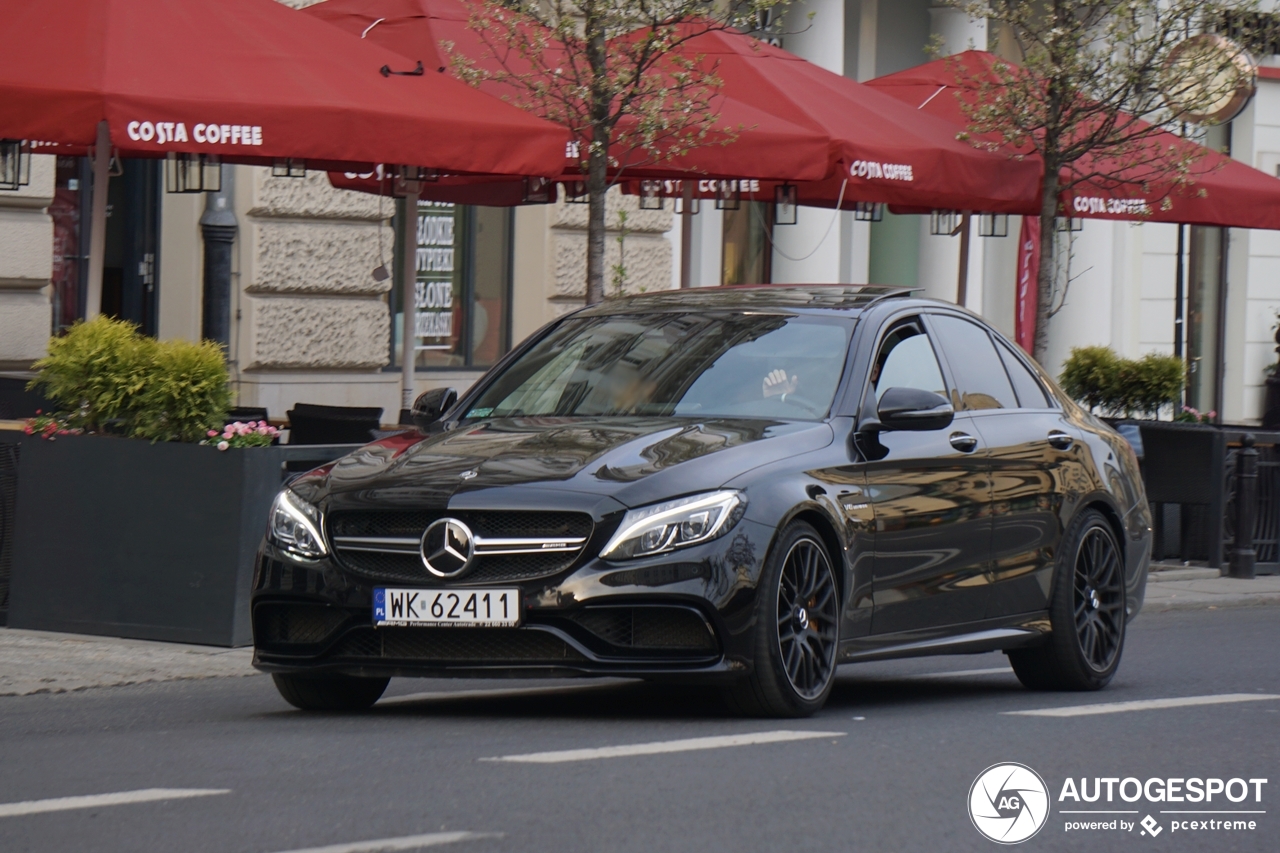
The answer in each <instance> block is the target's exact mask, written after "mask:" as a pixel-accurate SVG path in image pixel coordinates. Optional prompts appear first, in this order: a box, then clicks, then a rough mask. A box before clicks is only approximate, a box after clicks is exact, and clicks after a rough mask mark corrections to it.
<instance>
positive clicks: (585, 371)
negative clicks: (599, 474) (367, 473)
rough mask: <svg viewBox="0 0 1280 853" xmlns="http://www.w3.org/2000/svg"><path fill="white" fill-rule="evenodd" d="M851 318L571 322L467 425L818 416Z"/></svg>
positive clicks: (700, 316) (478, 406)
mask: <svg viewBox="0 0 1280 853" xmlns="http://www.w3.org/2000/svg"><path fill="white" fill-rule="evenodd" d="M852 330H853V320H852V319H849V318H845V317H812V316H802V317H797V316H785V315H776V314H743V313H736V312H735V313H731V312H699V313H685V314H679V313H670V314H668V313H660V314H659V313H655V314H625V315H618V316H612V317H580V318H572V319H569V320H566V321H565V322H563V323H561V324H560V325H559V326H556V327H555V328H554V329H553V330H552V331H551V332H550V333H549V334H547V336H546V337H544V338H543V339H542V340H540V341H538V342H537V343H536V344H535V345H534V346H533V347H532V348H530V349H529V350H528V351H527V352H525V353H524V354H522V355H521V356H520V357H519V358H518V359H517V360H516V361H514V362H512V363H511V364H510V365H508V367H507V368H506V370H504V371H503V372H502V374H501V375H500V376H499V377H498V378H497V380H496V381H495V382H494V383H493V384H491V385H490V386H489V387H488V389H486V390H485V391H484V393H483V394H482V395H481V396H480V399H479V400H477V401H476V402H475V404H474V405H473V406H472V407H471V409H470V410H468V412H467V414H466V417H468V418H490V417H494V418H504V417H537V416H561V417H567V416H575V415H576V416H584V417H590V416H601V415H657V416H676V417H695V418H703V417H714V416H725V417H760V418H801V419H816V418H821V417H823V416H825V415H826V413H827V410H828V409H830V408H831V400H832V398H833V397H834V396H835V391H836V385H837V384H838V383H839V381H840V374H841V372H842V371H843V370H844V364H845V356H846V354H847V353H848V350H849V335H850V333H851V332H852Z"/></svg>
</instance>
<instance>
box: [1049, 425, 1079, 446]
mask: <svg viewBox="0 0 1280 853" xmlns="http://www.w3.org/2000/svg"><path fill="white" fill-rule="evenodd" d="M1075 443H1076V440H1075V439H1074V438H1072V437H1071V436H1069V435H1067V434H1066V433H1065V432H1063V431H1062V430H1060V429H1051V430H1049V444H1050V445H1051V446H1052V447H1056V448H1058V449H1059V450H1070V449H1071V445H1073V444H1075Z"/></svg>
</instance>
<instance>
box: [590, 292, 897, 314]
mask: <svg viewBox="0 0 1280 853" xmlns="http://www.w3.org/2000/svg"><path fill="white" fill-rule="evenodd" d="M916 290H917V288H909V287H894V286H891V285H884V284H788V285H770V284H764V285H734V286H729V287H696V288H690V289H688V290H662V291H658V292H656V293H642V294H639V295H636V296H625V297H621V298H616V299H606V300H605V301H604V302H601V303H599V304H598V305H593V306H591V307H589V308H586V309H584V310H583V311H581V312H578V316H580V317H583V316H586V317H598V316H607V315H610V314H631V313H637V314H638V313H648V312H654V311H686V310H703V311H705V310H717V309H719V310H726V311H742V310H744V309H745V310H757V311H770V310H775V311H787V312H806V313H807V312H809V311H815V310H821V311H839V312H841V313H860V312H862V311H865V310H866V309H867V308H869V307H871V306H872V305H874V304H875V303H877V302H880V301H882V300H884V299H890V298H895V297H896V298H901V297H905V296H909V295H910V294H912V293H913V292H916Z"/></svg>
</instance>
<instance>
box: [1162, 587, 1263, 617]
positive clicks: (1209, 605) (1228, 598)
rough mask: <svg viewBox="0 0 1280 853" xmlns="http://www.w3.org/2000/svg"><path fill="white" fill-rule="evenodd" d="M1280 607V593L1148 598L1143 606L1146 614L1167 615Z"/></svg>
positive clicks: (1201, 594)
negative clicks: (1189, 611)
mask: <svg viewBox="0 0 1280 853" xmlns="http://www.w3.org/2000/svg"><path fill="white" fill-rule="evenodd" d="M1277 605H1280V593H1277V592H1257V593H1252V594H1245V595H1206V594H1204V593H1200V594H1198V595H1196V596H1195V597H1191V596H1188V597H1185V598H1182V597H1179V596H1177V595H1174V596H1171V597H1169V598H1156V599H1154V600H1153V599H1152V598H1150V597H1149V596H1148V598H1147V599H1146V600H1145V601H1144V602H1143V604H1142V610H1143V611H1144V612H1152V613H1166V612H1169V611H1173V610H1218V609H1224V608H1231V607H1274V606H1277Z"/></svg>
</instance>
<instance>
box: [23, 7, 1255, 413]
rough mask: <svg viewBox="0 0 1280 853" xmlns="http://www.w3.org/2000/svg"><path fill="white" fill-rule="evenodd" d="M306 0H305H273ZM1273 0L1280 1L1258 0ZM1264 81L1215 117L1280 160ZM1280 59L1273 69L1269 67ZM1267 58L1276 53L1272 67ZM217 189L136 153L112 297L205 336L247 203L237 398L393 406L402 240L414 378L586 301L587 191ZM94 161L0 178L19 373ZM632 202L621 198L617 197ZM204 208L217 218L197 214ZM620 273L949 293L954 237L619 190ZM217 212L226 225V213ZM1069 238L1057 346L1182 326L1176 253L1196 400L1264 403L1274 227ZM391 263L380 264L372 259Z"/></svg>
mask: <svg viewBox="0 0 1280 853" xmlns="http://www.w3.org/2000/svg"><path fill="white" fill-rule="evenodd" d="M283 2H288V3H289V5H294V6H298V5H306V3H307V0H283ZM1269 5H1271V4H1269ZM783 29H784V30H785V31H786V32H785V33H784V34H783V35H782V36H781V42H782V46H783V47H784V48H785V49H787V50H789V51H792V52H794V53H796V54H798V55H800V56H802V57H804V58H806V59H808V60H810V61H812V62H815V63H817V64H819V65H821V66H823V67H825V68H827V69H829V70H832V71H835V72H837V73H841V74H844V75H846V76H849V77H852V78H856V79H859V80H868V79H871V78H872V77H877V76H881V75H884V74H889V73H893V72H895V71H900V70H902V69H905V68H909V67H911V66H913V65H917V64H919V63H921V62H925V61H927V60H928V59H929V56H928V54H927V47H928V46H930V45H934V46H935V47H937V48H939V49H941V51H942V52H943V53H954V52H958V51H961V50H966V49H969V48H971V47H978V48H985V47H987V46H988V44H989V40H990V36H991V34H990V33H989V32H988V30H987V25H986V23H985V22H983V21H977V20H971V19H969V18H968V16H967V15H965V14H964V13H963V12H961V11H959V10H956V9H954V8H950V7H948V6H945V5H942V4H938V3H932V2H929V0H894V2H885V0H797V2H795V3H793V4H792V5H791V6H790V7H789V9H788V11H787V13H786V18H785V19H784V27H783ZM1259 58H1260V59H1261V60H1262V64H1263V66H1264V68H1263V76H1262V78H1261V79H1260V81H1259V91H1258V94H1257V96H1256V97H1255V98H1254V100H1253V101H1252V102H1251V103H1250V105H1249V106H1248V107H1247V108H1246V110H1245V111H1244V112H1243V113H1242V114H1241V115H1240V116H1239V117H1237V118H1236V119H1235V120H1234V121H1233V122H1232V123H1231V124H1230V126H1229V127H1227V128H1220V129H1215V131H1214V135H1213V136H1212V138H1210V139H1209V140H1207V141H1208V142H1209V143H1211V144H1213V145H1215V146H1216V147H1223V146H1226V145H1229V147H1230V152H1231V154H1232V156H1234V157H1236V158H1237V159H1239V160H1241V161H1243V162H1245V163H1248V164H1249V165H1252V166H1255V167H1257V168H1259V169H1262V170H1263V171H1265V172H1267V173H1268V174H1273V175H1275V174H1277V169H1278V168H1280V59H1277V57H1275V56H1266V57H1259ZM1269 68H1275V71H1269V70H1268V69H1269ZM1271 74H1274V75H1275V76H1274V77H1273V76H1269V75H1271ZM223 169H224V181H223V188H224V191H223V192H222V193H220V194H218V195H217V196H212V195H207V194H197V195H179V194H169V193H166V192H164V187H163V179H162V176H161V175H160V172H159V166H158V164H153V163H152V164H149V163H146V162H142V161H126V162H125V163H123V164H120V165H119V168H117V169H115V170H114V176H113V178H112V179H111V185H110V188H109V192H108V201H109V205H110V216H109V218H108V227H107V243H108V251H107V265H106V266H107V272H106V275H105V276H104V287H103V304H102V306H101V308H102V310H103V311H105V312H107V313H111V314H113V315H116V316H121V317H124V318H126V319H130V320H132V321H134V322H137V323H139V325H140V326H141V327H142V328H143V329H144V330H145V331H147V332H148V333H150V334H155V335H158V336H160V337H162V338H170V337H182V338H192V339H194V338H198V337H199V336H200V334H201V312H202V305H201V293H202V278H203V268H204V259H203V252H204V246H205V238H206V233H207V232H208V229H207V226H208V224H209V223H210V222H213V221H214V220H215V219H217V217H213V218H211V213H213V212H220V213H222V214H223V218H222V219H221V220H218V221H226V217H225V213H226V212H227V211H229V212H230V213H231V214H233V216H234V220H233V221H234V231H233V232H224V234H223V236H226V233H231V234H232V235H233V236H232V237H231V238H230V239H232V240H233V243H232V285H233V286H232V320H231V334H230V338H231V341H230V347H229V360H230V362H231V368H232V372H233V378H234V381H235V383H236V388H237V391H238V403H239V404H240V405H245V406H265V407H266V408H267V409H268V410H269V411H270V412H271V414H272V416H273V417H276V416H283V413H284V411H285V410H287V409H288V408H290V407H291V406H292V405H293V404H294V403H295V402H310V403H322V404H333V405H360V406H369V405H372V406H381V407H383V408H384V409H385V410H386V412H387V418H388V419H393V417H394V413H395V411H396V410H397V409H398V408H399V385H400V366H399V351H400V349H399V343H400V342H399V334H400V329H401V328H402V327H401V322H400V320H401V317H402V314H401V312H402V311H403V307H402V306H401V305H400V301H401V300H400V294H399V292H398V290H399V289H398V288H394V287H393V286H392V283H393V282H396V281H398V280H400V279H399V274H398V271H399V269H400V265H401V264H405V263H411V264H413V265H414V267H415V277H416V279H417V282H418V291H417V298H416V304H415V306H414V310H415V311H416V312H417V317H416V319H417V331H418V334H419V341H418V348H417V362H416V366H415V376H416V385H417V387H418V389H419V390H425V389H427V388H430V387H438V386H441V385H452V386H454V387H457V388H459V389H460V390H461V389H462V388H465V387H466V386H468V385H469V384H470V383H471V382H473V381H474V380H475V379H476V378H477V377H478V376H479V375H480V374H481V373H482V372H483V370H484V369H485V368H486V367H487V366H488V365H490V364H492V363H493V362H494V361H495V360H496V359H497V358H498V357H500V356H501V355H502V353H504V352H505V351H506V350H507V349H509V348H510V347H511V346H512V345H513V343H515V342H518V341H519V340H521V339H522V338H524V337H526V336H527V335H529V334H530V333H532V332H533V331H535V330H536V329H537V328H539V327H540V326H541V325H543V324H544V323H546V322H548V321H549V320H552V319H554V318H555V317H557V316H559V315H561V314H563V313H564V312H566V311H568V310H572V309H573V308H575V307H577V306H579V305H581V304H582V301H583V290H584V288H583V282H584V277H585V276H584V270H585V244H586V230H585V228H586V206H585V205H579V204H573V203H566V202H565V201H559V202H557V203H555V204H551V205H529V206H524V207H520V208H516V209H514V210H506V209H491V208H464V207H457V208H454V207H449V206H442V205H436V204H430V203H425V202H424V203H421V204H420V205H419V208H418V210H417V211H416V217H415V220H416V223H417V225H416V233H417V240H416V245H413V246H408V245H397V241H396V232H397V230H399V229H396V228H394V227H393V222H394V221H395V217H396V216H397V215H399V216H406V215H412V214H413V212H408V211H406V210H404V203H403V202H396V201H395V200H391V199H379V198H377V197H375V196H371V195H365V194H362V193H356V192H350V191H344V190H336V189H333V188H332V187H331V186H330V185H329V183H328V181H327V178H326V177H325V175H323V174H318V173H308V174H307V175H305V176H304V177H300V178H299V177H295V178H286V177H273V176H272V175H271V172H270V170H269V169H265V168H260V167H229V166H226V167H223ZM89 181H90V175H89V173H88V171H87V166H86V164H85V163H84V162H83V161H79V160H76V159H74V158H60V159H56V158H53V157H35V158H33V168H32V178H31V183H30V185H29V186H26V187H23V188H22V189H21V191H19V192H0V372H6V373H7V375H9V376H13V377H19V376H23V375H27V374H26V373H25V372H26V371H27V370H28V369H29V367H30V364H31V362H32V361H33V360H35V359H36V358H39V357H40V355H42V354H43V352H44V347H45V344H46V341H47V338H48V336H49V334H50V333H51V332H54V333H56V332H57V331H58V330H60V329H62V328H65V327H66V326H67V325H69V324H70V323H71V322H74V320H75V319H76V318H77V317H78V316H83V313H84V306H83V304H82V299H83V297H82V292H83V280H84V264H85V256H86V255H87V237H86V234H85V231H86V229H85V228H84V227H82V223H83V222H87V221H88V216H87V210H86V209H85V203H86V200H87V197H88V194H87V192H85V190H86V189H87V186H88V183H89ZM621 214H625V218H624V217H623V216H622V215H621ZM1010 220H1011V221H1010V222H1009V224H1008V229H1007V233H1008V236H1005V237H989V238H988V237H979V236H977V234H976V231H975V233H974V235H973V237H972V239H971V249H970V252H969V258H968V271H967V282H968V286H967V294H966V298H965V303H966V305H967V306H968V307H969V308H971V309H973V310H975V311H977V312H979V313H981V314H983V315H984V316H986V317H987V318H988V319H989V320H990V321H991V322H992V323H993V324H994V325H995V326H996V327H997V328H1000V329H1001V330H1003V331H1004V332H1006V333H1007V334H1010V335H1012V332H1013V324H1014V303H1015V279H1016V269H1015V268H1016V264H1017V256H1018V247H1017V243H1018V237H1017V235H1018V233H1019V225H1020V223H1019V221H1018V218H1017V217H1010ZM202 222H203V223H204V224H203V225H202ZM608 223H609V226H610V228H611V229H613V230H611V233H610V239H609V240H608V252H609V258H608V260H607V266H608V269H610V270H613V269H614V266H615V265H620V266H621V267H623V268H624V269H625V271H626V273H625V277H624V278H623V280H622V281H621V282H614V281H611V282H610V283H609V284H608V285H607V290H608V291H609V292H610V293H616V292H639V291H653V290H658V289H664V288H671V287H678V286H681V284H682V283H683V284H684V285H685V286H690V287H708V286H719V285H722V284H737V283H763V282H775V283H799V282H849V283H863V282H874V283H882V284H898V285H905V286H910V287H919V288H922V289H923V290H924V292H925V293H926V294H927V295H930V296H934V297H937V298H940V299H946V300H952V301H954V300H955V298H956V293H957V280H958V277H959V263H960V241H959V239H958V238H956V237H952V236H939V235H935V234H934V233H932V231H933V230H935V229H933V228H931V223H930V217H928V216H895V215H892V214H890V213H887V212H886V213H885V214H884V216H883V219H881V220H880V221H875V222H869V221H860V220H859V219H858V217H857V215H856V214H854V213H852V212H834V211H830V210H823V209H813V208H801V209H800V211H799V214H798V220H797V223H796V224H794V225H772V212H771V210H770V209H769V206H768V205H766V204H759V203H750V202H744V203H743V204H742V205H741V206H740V207H738V209H735V210H722V209H717V208H716V207H715V206H714V205H712V204H703V205H702V206H701V207H700V209H699V210H698V212H697V213H692V214H690V215H687V216H682V215H679V214H674V213H673V211H672V210H671V205H670V203H669V202H668V204H667V209H665V210H640V209H638V205H637V203H636V199H635V198H633V197H622V196H618V195H615V196H613V197H612V198H611V201H610V209H609V214H608ZM224 227H225V226H224ZM1072 237H1073V240H1072V258H1073V260H1072V264H1073V276H1074V278H1073V281H1072V284H1071V288H1070V291H1069V292H1068V294H1067V297H1066V300H1065V304H1064V306H1063V308H1062V310H1061V312H1060V313H1059V314H1058V315H1057V316H1055V317H1054V319H1053V321H1052V325H1051V329H1050V350H1049V355H1048V357H1047V359H1046V364H1045V367H1046V368H1047V369H1048V370H1049V371H1050V372H1051V373H1055V374H1056V373H1057V372H1058V371H1059V370H1060V368H1061V363H1062V360H1063V359H1064V358H1065V357H1066V356H1067V354H1068V353H1069V351H1070V348H1071V347H1073V346H1080V345H1085V344H1103V345H1108V346H1111V347H1113V348H1114V349H1116V350H1117V351H1118V352H1120V353H1121V354H1122V355H1126V356H1130V357H1137V356H1140V355H1142V354H1144V353H1146V352H1150V351H1160V352H1172V351H1174V349H1175V345H1174V339H1175V329H1174V317H1175V287H1176V284H1175V282H1176V279H1177V275H1176V270H1177V266H1178V264H1179V262H1181V263H1182V264H1183V267H1184V275H1183V278H1184V305H1183V313H1184V315H1185V323H1184V332H1183V342H1182V345H1183V350H1184V352H1185V353H1186V355H1187V357H1188V359H1189V361H1190V364H1191V365H1192V370H1193V373H1192V380H1191V383H1190V388H1189V396H1188V400H1189V402H1190V403H1191V404H1192V405H1195V406H1197V407H1198V408H1201V409H1204V410H1208V409H1214V408H1217V409H1220V410H1221V411H1222V413H1223V415H1224V417H1225V419H1226V420H1228V421H1232V422H1247V421H1252V420H1256V419H1257V418H1258V417H1259V415H1260V412H1261V405H1262V390H1261V389H1262V383H1263V382H1264V380H1265V375H1266V374H1265V370H1266V368H1267V366H1268V365H1269V364H1270V363H1272V362H1273V361H1274V360H1275V358H1274V355H1273V353H1272V349H1273V347H1274V341H1273V340H1272V334H1273V325H1274V323H1275V322H1276V311H1277V310H1278V309H1280V284H1276V282H1277V281H1280V275H1278V274H1280V235H1278V234H1275V233H1272V232H1260V231H1249V230H1245V229H1217V228H1199V227H1197V228H1186V229H1184V231H1183V241H1182V244H1183V251H1182V253H1181V254H1179V252H1178V248H1177V247H1178V244H1179V241H1178V227H1177V226H1174V225H1164V224H1153V223H1117V222H1109V221H1102V220H1085V221H1083V223H1082V227H1081V230H1080V231H1078V232H1075V233H1074V234H1073V235H1072ZM383 269H385V270H387V271H388V272H390V273H391V274H390V275H389V276H382V275H380V274H379V273H378V272H376V271H380V270H383Z"/></svg>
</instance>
